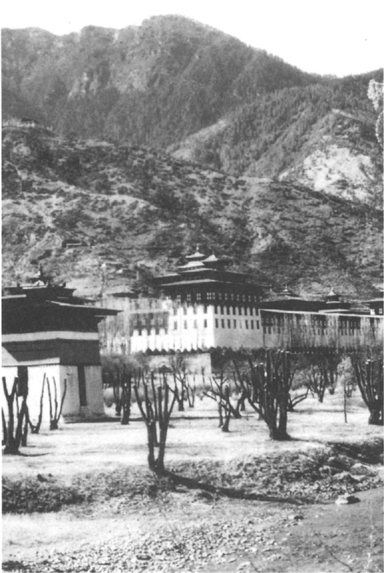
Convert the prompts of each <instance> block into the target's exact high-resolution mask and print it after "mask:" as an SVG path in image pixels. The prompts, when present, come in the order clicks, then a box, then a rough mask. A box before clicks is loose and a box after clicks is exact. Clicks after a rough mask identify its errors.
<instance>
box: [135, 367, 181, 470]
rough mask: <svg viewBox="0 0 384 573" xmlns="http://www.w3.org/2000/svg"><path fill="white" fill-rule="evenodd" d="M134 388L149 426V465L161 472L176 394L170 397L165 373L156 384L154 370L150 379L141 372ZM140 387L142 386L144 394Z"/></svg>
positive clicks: (142, 413)
mask: <svg viewBox="0 0 384 573" xmlns="http://www.w3.org/2000/svg"><path fill="white" fill-rule="evenodd" d="M133 388H134V392H135V396H136V401H137V404H138V407H139V410H140V413H141V415H142V418H143V420H144V422H145V424H146V427H147V436H148V466H149V468H150V469H151V470H152V471H155V472H156V473H161V472H163V471H164V469H165V467H164V457H165V448H166V443H167V434H168V428H169V423H170V419H171V414H172V410H173V407H174V405H175V402H176V394H175V392H173V398H172V399H170V396H171V392H170V387H169V385H168V382H167V377H166V375H165V374H163V378H162V381H161V383H160V384H158V385H157V386H155V383H154V375H153V372H152V373H151V377H150V380H148V378H147V379H146V378H145V376H144V373H142V375H141V376H140V374H139V375H138V376H137V377H136V378H135V384H134V386H133ZM140 388H142V395H141V394H140ZM157 425H158V431H157ZM157 434H158V435H159V441H157ZM156 448H157V455H156Z"/></svg>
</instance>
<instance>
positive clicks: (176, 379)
mask: <svg viewBox="0 0 384 573" xmlns="http://www.w3.org/2000/svg"><path fill="white" fill-rule="evenodd" d="M169 363H170V367H171V370H172V375H173V388H171V391H172V392H173V393H174V396H175V399H176V402H177V408H178V410H179V412H184V401H185V399H186V396H187V380H188V376H187V365H186V363H185V360H184V357H183V355H182V354H181V353H180V352H177V354H176V355H175V356H172V358H170V360H169Z"/></svg>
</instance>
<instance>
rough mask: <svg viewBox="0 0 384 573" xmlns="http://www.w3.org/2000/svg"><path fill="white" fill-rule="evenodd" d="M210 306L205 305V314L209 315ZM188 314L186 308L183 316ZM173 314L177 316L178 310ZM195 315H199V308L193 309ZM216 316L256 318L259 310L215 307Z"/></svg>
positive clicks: (174, 310) (175, 309)
mask: <svg viewBox="0 0 384 573" xmlns="http://www.w3.org/2000/svg"><path fill="white" fill-rule="evenodd" d="M207 312H208V306H207V305H204V313H205V314H207ZM187 313H188V308H187V307H186V306H184V307H183V314H187ZM173 314H174V315H177V308H174V309H173ZM193 314H197V308H196V307H193ZM215 314H233V315H236V314H238V315H239V316H242V315H244V316H248V315H249V316H256V315H257V308H251V307H244V308H242V307H235V306H234V307H233V308H232V307H231V306H215Z"/></svg>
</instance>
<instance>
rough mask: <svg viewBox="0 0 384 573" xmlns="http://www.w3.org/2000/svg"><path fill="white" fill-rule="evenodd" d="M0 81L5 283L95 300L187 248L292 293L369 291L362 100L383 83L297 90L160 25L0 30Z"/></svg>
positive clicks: (274, 73)
mask: <svg viewBox="0 0 384 573" xmlns="http://www.w3.org/2000/svg"><path fill="white" fill-rule="evenodd" d="M2 75H3V82H2V89H3V119H5V124H4V125H5V127H4V129H3V252H4V256H3V269H4V280H5V281H6V282H7V281H15V280H18V279H19V278H20V279H22V278H23V277H24V276H26V275H28V273H35V272H36V270H37V269H38V266H39V264H43V266H44V268H45V269H46V272H48V273H51V274H52V275H54V276H55V277H56V278H57V280H66V281H70V282H71V284H74V285H75V286H77V287H79V288H81V289H83V290H84V291H85V292H92V293H97V292H99V291H100V288H101V283H102V281H104V282H105V280H106V281H107V283H108V284H109V285H117V286H118V285H124V284H125V285H126V284H127V283H129V282H132V281H133V280H134V277H135V276H136V274H135V273H136V270H137V268H138V266H141V267H142V268H144V269H146V270H144V271H143V272H142V273H141V276H142V277H144V278H143V279H142V284H141V286H142V287H143V286H144V287H146V286H148V278H149V277H150V275H151V274H153V273H158V272H161V271H165V270H169V269H171V268H173V266H174V265H176V264H177V263H178V262H179V261H180V259H181V257H182V256H183V255H185V254H188V253H189V252H190V250H191V249H193V248H194V247H195V245H196V243H200V245H201V248H202V249H203V250H204V251H205V252H207V253H210V252H212V251H214V252H215V253H216V254H217V255H222V254H226V255H229V256H230V257H231V258H232V259H233V263H234V265H235V266H236V267H237V268H239V269H242V270H249V271H250V272H252V273H253V274H254V276H255V278H256V279H257V280H259V281H260V282H262V283H265V284H273V285H276V286H281V284H282V283H283V282H284V283H289V284H290V286H291V287H292V288H296V289H297V290H299V291H300V292H302V293H308V294H309V293H316V294H324V293H325V292H326V291H327V289H329V288H330V287H331V286H333V287H334V288H336V289H338V290H339V291H341V292H344V293H345V294H349V295H351V296H355V295H356V296H369V295H370V294H371V293H373V292H374V290H375V285H377V284H378V283H380V282H381V281H382V274H381V266H382V230H381V229H382V215H381V212H382V211H381V210H382V173H383V165H382V163H383V161H382V149H381V147H380V145H379V143H378V142H377V139H376V137H375V129H374V126H375V121H376V116H377V112H376V111H375V110H374V108H373V106H372V102H371V101H370V100H369V99H368V97H367V90H368V85H369V82H370V80H371V79H376V80H377V81H382V72H372V73H367V74H365V75H361V76H356V77H348V78H343V79H336V78H330V77H320V76H315V75H311V74H307V73H304V72H302V71H300V70H299V69H297V68H295V67H293V66H291V65H288V64H286V63H285V62H283V61H282V60H281V59H279V58H276V57H274V56H272V55H269V54H267V53H266V52H264V51H262V50H256V49H254V48H251V47H249V46H246V45H245V44H243V43H242V42H240V41H239V40H237V39H235V38H233V37H231V36H228V35H226V34H223V33H222V32H219V31H218V30H214V29H212V28H209V27H207V26H204V25H202V24H199V23H198V22H194V21H191V20H188V19H186V18H182V17H179V16H159V17H154V18H150V19H148V20H146V21H144V22H143V24H142V25H141V26H138V27H129V28H125V29H122V30H111V29H104V28H95V27H87V28H84V29H83V30H82V31H81V32H80V33H76V34H75V33H74V34H70V35H67V36H61V37H59V36H55V35H53V34H50V33H48V32H45V31H43V30H39V29H26V30H4V31H3V34H2ZM23 117H27V118H32V119H34V120H36V121H37V122H38V123H37V127H26V126H24V127H23V126H22V122H21V121H20V120H21V118H23ZM68 240H69V241H74V242H75V243H77V246H75V247H71V248H69V247H68ZM104 263H105V264H106V265H107V276H106V277H104V276H103V277H102V276H101V265H102V264H104ZM103 272H104V271H103Z"/></svg>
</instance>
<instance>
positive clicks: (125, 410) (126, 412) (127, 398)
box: [120, 364, 132, 426]
mask: <svg viewBox="0 0 384 573" xmlns="http://www.w3.org/2000/svg"><path fill="white" fill-rule="evenodd" d="M120 384H121V409H122V415H121V424H122V425H123V426H126V425H127V424H129V420H130V417H131V398H132V373H131V372H128V369H127V367H126V365H125V364H124V365H123V371H122V373H121V377H120Z"/></svg>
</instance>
